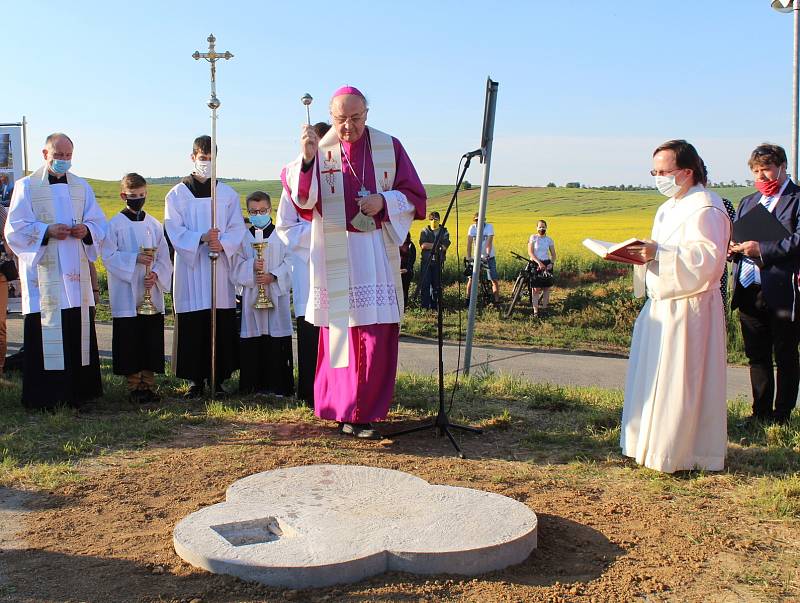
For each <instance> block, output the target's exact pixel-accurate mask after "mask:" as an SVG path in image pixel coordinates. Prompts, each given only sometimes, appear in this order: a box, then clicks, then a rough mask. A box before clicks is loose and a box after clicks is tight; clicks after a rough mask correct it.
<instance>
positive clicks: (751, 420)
mask: <svg viewBox="0 0 800 603" xmlns="http://www.w3.org/2000/svg"><path fill="white" fill-rule="evenodd" d="M771 420H772V417H771V416H768V415H750V416H749V417H747V418H746V419H745V420H744V421H740V422H739V423H737V424H736V426H737V427H739V428H740V429H752V428H754V427H763V426H764V425H766V424H767V423H769V422H770V421H771Z"/></svg>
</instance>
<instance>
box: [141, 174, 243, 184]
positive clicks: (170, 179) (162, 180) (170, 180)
mask: <svg viewBox="0 0 800 603" xmlns="http://www.w3.org/2000/svg"><path fill="white" fill-rule="evenodd" d="M183 178H184V176H160V177H158V178H152V177H150V176H148V177H147V183H148V184H177V183H178V182H180V181H181V180H183ZM217 180H219V181H220V182H247V181H248V180H249V179H248V178H217Z"/></svg>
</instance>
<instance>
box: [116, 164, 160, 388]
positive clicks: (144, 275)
mask: <svg viewBox="0 0 800 603" xmlns="http://www.w3.org/2000/svg"><path fill="white" fill-rule="evenodd" d="M119 196H120V198H121V199H122V200H123V202H124V203H125V207H124V208H123V209H122V211H120V212H119V213H118V214H116V215H115V216H114V217H113V218H111V220H109V222H108V233H107V234H106V238H105V239H104V240H103V244H102V248H101V253H102V258H103V263H104V264H105V267H106V270H107V272H108V293H109V299H110V305H111V316H112V319H113V335H112V343H111V350H112V352H111V354H112V362H113V369H114V374H115V375H125V378H126V379H127V381H128V391H129V392H130V399H131V401H132V402H139V403H141V402H155V401H158V400H159V399H160V398H159V395H158V394H157V393H156V389H155V373H163V372H164V291H168V290H169V282H170V279H171V278H172V263H171V262H170V259H169V249H168V248H167V243H166V241H165V239H164V229H163V228H162V226H161V223H160V222H159V221H158V220H156V219H155V218H154V217H153V216H151V215H149V214H147V213H146V212H145V211H144V209H143V208H144V204H145V200H146V198H147V182H146V181H145V179H144V178H142V177H141V176H140V175H139V174H135V173H131V174H126V175H125V176H124V177H123V178H122V181H121V182H120V193H119ZM144 249H155V252H154V253H153V255H149V254H148V253H145V252H144V251H143V250H144ZM148 267H149V269H150V270H149V273H148V270H147V268H148ZM145 289H150V297H151V301H152V303H153V305H154V306H155V308H156V310H158V312H157V313H156V314H153V315H140V314H137V307H138V306H139V304H141V302H142V300H143V298H144V294H145Z"/></svg>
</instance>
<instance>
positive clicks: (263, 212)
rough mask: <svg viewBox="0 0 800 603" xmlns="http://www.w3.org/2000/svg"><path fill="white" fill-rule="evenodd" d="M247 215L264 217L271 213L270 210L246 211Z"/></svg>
mask: <svg viewBox="0 0 800 603" xmlns="http://www.w3.org/2000/svg"><path fill="white" fill-rule="evenodd" d="M247 213H248V214H250V215H251V216H266V215H269V214H271V213H272V210H271V209H248V210H247Z"/></svg>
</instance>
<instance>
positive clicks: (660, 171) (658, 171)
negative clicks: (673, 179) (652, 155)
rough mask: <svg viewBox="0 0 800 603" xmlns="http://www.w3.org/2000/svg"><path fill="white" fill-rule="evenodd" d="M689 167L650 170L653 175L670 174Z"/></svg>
mask: <svg viewBox="0 0 800 603" xmlns="http://www.w3.org/2000/svg"><path fill="white" fill-rule="evenodd" d="M685 169H688V168H675V169H674V170H650V175H651V176H668V175H669V174H674V173H675V172H680V171H681V170H685Z"/></svg>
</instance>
